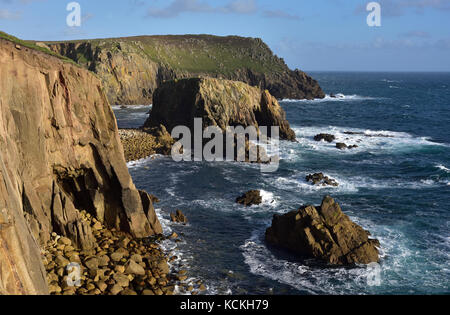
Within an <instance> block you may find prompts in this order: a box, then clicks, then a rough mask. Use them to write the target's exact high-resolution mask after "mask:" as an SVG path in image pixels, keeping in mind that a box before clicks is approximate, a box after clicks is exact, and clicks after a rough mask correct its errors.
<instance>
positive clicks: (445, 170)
mask: <svg viewBox="0 0 450 315" xmlns="http://www.w3.org/2000/svg"><path fill="white" fill-rule="evenodd" d="M436 167H437V168H438V169H440V170H441V171H444V172H446V173H450V169H449V168H447V167H445V166H444V165H442V164H439V165H436Z"/></svg>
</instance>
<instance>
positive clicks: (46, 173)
mask: <svg viewBox="0 0 450 315" xmlns="http://www.w3.org/2000/svg"><path fill="white" fill-rule="evenodd" d="M0 37H1V38H5V36H0ZM1 38H0V78H1V80H0V294H46V293H48V287H47V281H46V271H45V269H44V267H43V263H42V261H41V256H40V250H41V248H43V246H44V245H45V244H46V243H47V242H48V241H49V239H50V236H51V233H53V232H55V233H57V234H59V235H62V236H65V237H67V238H69V239H70V240H71V241H72V242H73V244H74V246H76V247H79V248H82V249H85V250H87V249H89V248H92V247H93V246H94V244H93V242H94V241H95V239H94V237H93V233H92V229H91V226H89V224H87V223H86V222H85V221H83V220H82V219H81V214H80V213H81V211H87V213H89V214H90V215H91V216H92V217H95V218H96V219H98V221H100V222H101V223H102V224H104V225H105V226H106V227H108V228H115V229H117V230H121V231H125V232H128V233H130V234H131V235H132V236H133V237H136V238H142V237H147V236H150V235H154V234H159V233H161V232H162V231H161V226H160V224H159V221H158V219H157V217H156V215H155V213H154V209H153V206H152V204H151V202H149V200H148V199H149V198H147V194H146V193H144V192H139V191H138V190H136V188H135V186H134V184H133V182H132V179H131V177H130V175H129V173H128V170H127V167H126V164H125V160H124V151H123V147H122V145H121V143H120V140H119V135H118V129H117V123H116V120H115V117H114V114H113V112H112V110H111V108H110V106H109V103H108V100H107V98H106V95H105V93H104V91H103V88H102V84H101V82H100V80H99V79H98V78H97V77H96V76H95V75H94V74H92V73H90V72H89V71H86V70H84V69H82V68H81V67H79V66H77V65H74V64H72V63H70V62H67V61H65V60H62V59H61V58H59V57H58V58H56V57H54V56H52V55H51V54H50V53H48V52H47V51H46V50H45V49H44V50H40V49H39V50H37V49H33V48H34V47H30V46H28V47H27V45H21V44H20V42H18V41H17V40H15V39H14V38H7V40H5V39H1ZM141 198H142V199H141Z"/></svg>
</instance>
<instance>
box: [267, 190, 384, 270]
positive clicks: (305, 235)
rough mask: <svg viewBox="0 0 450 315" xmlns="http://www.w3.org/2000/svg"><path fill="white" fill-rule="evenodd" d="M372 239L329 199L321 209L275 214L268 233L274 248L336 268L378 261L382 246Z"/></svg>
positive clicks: (310, 208)
mask: <svg viewBox="0 0 450 315" xmlns="http://www.w3.org/2000/svg"><path fill="white" fill-rule="evenodd" d="M369 236H370V233H369V232H367V231H365V230H364V229H363V228H362V227H360V226H359V225H357V224H356V223H354V222H352V221H351V220H350V218H349V217H348V216H347V215H345V214H344V213H343V212H342V210H341V207H340V206H339V205H338V204H337V203H336V202H335V200H334V199H333V198H331V197H329V196H327V197H325V198H324V200H323V202H322V205H321V206H320V207H314V206H306V207H302V208H300V209H299V210H297V211H293V212H290V213H288V214H286V215H275V216H274V218H273V223H272V226H271V227H270V228H269V229H267V231H266V241H267V242H268V243H269V244H270V245H272V246H275V247H278V248H282V249H286V250H288V251H291V252H293V253H295V254H298V255H300V256H302V257H313V258H317V259H319V260H322V261H324V262H327V263H329V264H332V265H355V264H370V263H373V262H378V261H379V252H378V247H380V243H379V242H378V240H373V239H370V238H369Z"/></svg>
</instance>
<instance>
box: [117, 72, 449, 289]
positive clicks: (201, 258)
mask: <svg viewBox="0 0 450 315" xmlns="http://www.w3.org/2000/svg"><path fill="white" fill-rule="evenodd" d="M313 76H314V77H315V78H317V79H318V80H319V81H320V84H321V85H322V87H323V88H324V90H325V91H326V93H328V94H331V93H334V94H337V93H341V94H343V95H341V97H342V98H341V99H332V98H330V97H327V98H326V99H325V100H316V101H294V100H287V101H284V102H282V103H281V104H282V106H283V107H284V108H285V110H286V112H287V117H288V119H289V121H290V122H291V125H292V127H293V129H294V130H295V131H296V133H297V136H298V140H299V143H287V142H283V143H282V144H281V157H282V161H281V165H280V168H279V170H278V171H277V172H276V173H273V174H262V173H261V172H260V169H259V168H258V167H257V166H252V165H246V164H238V163H194V162H192V163H175V162H173V161H172V160H171V159H170V158H165V157H159V158H157V159H155V160H150V159H149V160H144V161H140V162H139V163H135V164H131V165H130V172H131V174H132V176H133V178H134V180H135V183H136V185H137V186H138V187H139V188H142V189H146V190H148V191H149V192H151V193H153V194H155V195H157V196H158V197H159V198H160V199H161V200H162V202H161V204H159V205H158V208H159V210H158V212H159V214H160V217H161V219H162V222H163V225H164V227H165V229H166V231H167V232H170V231H171V230H175V231H176V232H177V233H178V234H180V235H182V239H183V242H182V243H180V244H175V243H171V242H166V243H165V244H164V246H167V248H170V249H171V250H172V251H174V252H175V253H176V254H177V256H179V257H180V260H179V261H178V263H182V264H184V265H185V266H188V269H189V272H190V276H192V279H191V280H192V281H195V280H197V279H202V280H203V281H205V282H206V284H207V285H208V293H234V294H436V293H450V290H449V284H450V281H449V279H450V277H449V276H450V269H449V256H450V255H449V254H450V224H449V219H450V127H449V126H450V74H423V73H422V74H402V73H388V74H382V73H314V74H313ZM115 111H116V115H117V118H118V121H119V125H120V126H121V127H133V126H138V125H140V124H142V123H143V121H144V120H145V118H146V112H147V111H148V108H142V107H140V108H135V109H118V108H116V110H115ZM347 131H352V132H358V133H362V134H357V135H347V134H345V133H344V132H347ZM322 132H326V133H332V134H334V135H336V137H337V139H338V142H345V143H347V144H349V145H350V144H357V145H358V146H359V148H358V149H355V150H352V151H339V150H337V149H336V148H335V145H333V144H328V143H317V142H315V141H314V140H313V137H314V135H316V134H318V133H322ZM314 172H324V173H326V174H327V175H329V176H331V177H333V178H335V179H337V181H338V182H339V183H340V186H339V187H338V188H317V187H312V186H310V185H308V184H307V183H306V182H305V180H304V178H305V176H306V175H307V174H310V173H314ZM250 189H260V190H262V191H263V194H264V200H265V202H264V204H263V205H261V206H257V207H252V208H243V207H241V206H238V205H236V204H235V203H234V200H235V199H236V197H237V196H239V195H240V194H241V193H243V192H245V191H248V190H250ZM327 194H329V195H332V196H333V197H335V198H336V199H337V201H338V202H339V203H340V204H341V205H342V208H343V210H344V211H345V212H346V213H347V214H348V215H349V216H350V217H351V218H352V219H353V220H355V221H356V222H357V223H359V224H361V225H362V226H363V227H364V228H366V229H368V230H370V231H371V232H372V234H373V236H374V237H376V238H378V239H379V240H380V241H381V245H382V249H381V252H382V261H381V264H380V268H381V269H380V272H379V279H380V280H381V281H380V282H379V283H375V285H373V284H374V283H372V282H368V278H371V276H372V275H373V272H374V270H376V269H373V267H371V268H367V267H360V268H352V269H347V268H328V267H324V266H321V265H318V264H317V262H315V261H313V260H308V261H299V260H297V259H295V258H294V257H291V256H289V255H286V254H285V253H280V252H273V251H271V250H269V249H268V248H267V247H266V246H265V244H264V240H263V236H264V232H265V229H266V228H267V227H268V226H269V225H270V223H271V219H272V216H273V214H274V213H285V212H287V211H291V210H295V209H297V208H298V207H299V206H301V205H303V204H320V202H321V200H322V198H323V197H324V196H325V195H327ZM176 209H181V210H183V212H184V213H185V214H186V215H187V216H188V218H189V220H190V224H189V225H188V226H186V227H180V226H176V225H171V224H170V223H169V221H168V220H167V219H168V216H169V213H170V212H171V211H174V210H176Z"/></svg>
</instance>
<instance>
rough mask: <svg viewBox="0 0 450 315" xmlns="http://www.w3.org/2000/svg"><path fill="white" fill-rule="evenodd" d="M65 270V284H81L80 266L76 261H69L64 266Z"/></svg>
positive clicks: (74, 285)
mask: <svg viewBox="0 0 450 315" xmlns="http://www.w3.org/2000/svg"><path fill="white" fill-rule="evenodd" d="M66 270H67V286H69V287H80V286H81V266H80V264H78V263H70V264H69V265H67V267H66Z"/></svg>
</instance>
